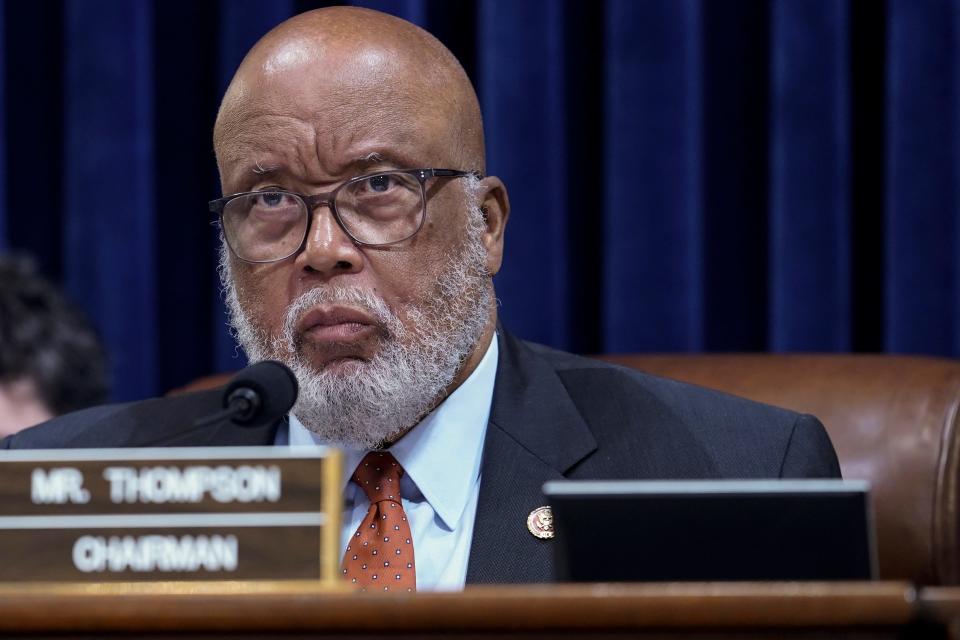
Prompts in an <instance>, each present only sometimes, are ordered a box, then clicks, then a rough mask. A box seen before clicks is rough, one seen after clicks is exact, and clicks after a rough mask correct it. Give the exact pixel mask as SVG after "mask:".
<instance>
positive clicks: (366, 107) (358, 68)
mask: <svg viewBox="0 0 960 640" xmlns="http://www.w3.org/2000/svg"><path fill="white" fill-rule="evenodd" d="M214 145H215V149H216V154H217V163H218V167H219V170H220V179H221V182H222V187H223V193H224V194H225V195H224V197H222V198H220V199H218V200H215V201H213V202H212V203H210V206H211V210H213V211H214V212H216V213H217V214H218V215H219V216H220V221H221V225H222V232H223V239H224V242H223V246H222V254H221V258H222V263H221V274H222V277H223V284H224V286H225V289H226V291H227V302H228V306H229V313H230V321H231V324H232V326H233V328H234V330H235V332H236V336H237V338H238V339H239V341H240V343H241V344H242V345H243V347H244V349H245V350H246V352H247V354H248V356H249V358H250V359H251V361H258V360H263V359H267V358H270V359H276V360H280V361H282V362H284V363H286V364H287V365H288V366H289V367H290V368H291V369H292V370H293V371H294V372H295V374H296V376H297V379H298V381H299V383H300V396H299V398H298V400H297V403H296V405H295V406H294V408H293V410H292V411H291V413H290V415H289V416H288V417H287V418H286V419H284V420H280V421H278V422H277V423H275V424H270V425H265V426H263V427H261V428H257V429H241V428H237V427H235V426H233V425H232V424H229V423H225V424H220V425H215V426H214V427H211V428H210V429H208V430H204V431H201V432H192V433H186V434H184V433H181V431H182V425H184V424H189V422H190V421H191V420H192V419H193V418H194V417H196V416H198V415H206V414H209V413H212V412H213V411H215V410H216V409H217V408H218V406H219V402H220V392H219V391H214V392H207V393H199V394H194V395H189V396H184V397H178V398H170V399H164V400H154V401H148V402H144V403H139V404H134V405H126V406H121V407H105V408H99V409H95V410H91V411H87V412H83V413H80V414H74V415H72V416H68V417H65V418H60V419H58V420H55V421H53V422H50V423H47V424H46V425H41V426H40V427H38V428H35V429H32V430H29V431H27V432H24V433H23V434H22V435H20V436H17V437H15V438H13V439H8V440H6V441H4V445H5V446H7V447H50V446H83V447H91V446H118V445H123V446H138V445H145V444H182V445H205V444H219V445H227V444H235V445H238V444H261V445H262V444H278V445H281V446H285V445H287V444H302V445H308V446H309V445H314V444H317V443H323V444H333V445H336V446H339V447H342V448H343V449H344V450H345V451H346V456H347V468H348V472H349V474H350V477H349V478H344V486H345V505H344V521H345V525H344V529H343V541H342V550H343V552H344V563H343V572H344V575H345V578H346V579H347V580H349V581H351V582H355V583H357V584H358V585H360V586H362V587H365V588H376V589H378V590H379V588H380V585H382V584H384V580H387V581H389V582H390V584H389V585H386V588H390V587H391V586H393V585H397V586H402V588H405V589H420V590H424V589H459V588H461V587H462V586H463V585H464V584H465V583H470V582H542V581H549V580H551V579H552V575H553V569H552V564H551V547H550V544H551V543H550V541H549V539H547V538H545V537H544V536H543V531H542V530H541V529H539V528H538V527H537V526H536V525H537V524H538V523H539V524H542V523H543V521H542V520H537V513H538V512H537V511H536V510H537V509H538V508H539V507H540V506H541V505H542V504H543V497H542V494H541V486H542V485H543V483H544V482H545V481H547V480H553V479H558V478H660V479H663V478H778V477H830V476H838V475H839V468H838V465H837V460H836V456H835V454H834V451H833V448H832V446H831V445H830V441H829V439H828V438H827V435H826V433H825V432H824V429H823V427H822V425H821V424H820V423H819V422H818V421H817V420H816V419H815V418H812V417H810V416H800V415H796V414H793V413H790V412H787V411H784V410H780V409H775V408H772V407H768V406H764V405H759V404H755V403H752V402H748V401H745V400H741V399H737V398H732V397H730V396H725V395H722V394H719V393H715V392H712V391H708V390H705V389H701V388H696V387H691V386H689V385H685V384H681V383H678V382H674V381H669V380H664V379H660V378H655V377H651V376H647V375H644V374H641V373H637V372H634V371H629V370H626V369H622V368H618V367H613V366H609V365H605V364H602V363H599V362H596V361H593V360H589V359H584V358H579V357H576V356H573V355H570V354H565V353H561V352H558V351H554V350H551V349H547V348H545V347H541V346H537V345H533V344H529V343H525V342H523V341H520V340H518V339H517V338H515V337H513V336H511V335H510V334H509V333H508V332H507V331H506V330H505V329H504V328H502V327H498V324H497V307H496V298H495V295H494V290H493V283H492V277H493V276H494V275H495V274H496V273H497V272H498V271H499V269H500V267H501V261H502V256H503V240H504V230H505V227H506V223H507V218H508V214H509V204H508V198H507V191H506V187H505V186H504V184H503V183H502V182H501V181H500V180H499V179H497V178H495V177H492V176H488V175H486V167H485V161H484V146H483V126H482V122H481V117H480V110H479V107H478V103H477V99H476V96H475V94H474V91H473V88H472V87H471V85H470V82H469V81H468V79H467V77H466V74H465V73H464V71H463V69H462V68H461V67H460V65H459V63H458V62H457V61H456V59H455V58H454V57H453V56H452V55H451V54H450V52H449V51H448V50H447V49H446V48H444V47H443V45H441V44H440V43H439V42H438V41H437V40H436V39H435V38H433V37H432V36H431V35H429V34H428V33H426V32H425V31H423V30H421V29H419V28H417V27H415V26H414V25H411V24H409V23H407V22H404V21H402V20H399V19H397V18H394V17H391V16H388V15H385V14H381V13H377V12H373V11H369V10H364V9H356V8H345V7H338V8H330V9H322V10H317V11H313V12H310V13H305V14H303V15H300V16H297V17H295V18H293V19H291V20H288V21H287V22H284V23H283V24H281V25H280V26H278V27H277V28H275V29H274V30H273V31H271V32H270V33H268V34H267V35H266V36H264V38H263V39H262V40H260V42H258V43H257V44H256V45H255V46H254V48H253V49H252V50H251V51H250V52H249V54H248V55H247V57H246V58H245V59H244V61H243V63H242V64H241V65H240V68H239V69H238V70H237V73H236V76H235V77H234V79H233V81H232V82H231V84H230V87H229V88H228V90H227V92H226V95H225V96H224V99H223V103H222V106H221V108H220V112H219V114H218V117H217V122H216V126H215V130H214ZM374 485H375V486H376V489H375V490H374V489H371V486H374ZM380 485H383V488H382V492H383V495H381V494H380V493H377V492H378V491H381V486H380ZM397 485H399V491H397V490H396V488H395V487H396V486H397ZM391 537H392V539H393V542H392V543H393V544H396V545H397V546H396V550H395V551H394V548H393V547H390V548H389V549H387V547H386V546H381V545H387V544H389V542H388V541H389V540H390V539H391ZM407 545H409V547H407ZM378 549H382V550H384V551H385V553H388V554H391V555H389V556H388V557H389V558H391V559H393V555H392V554H394V553H395V554H396V555H397V556H398V558H402V561H399V562H398V561H397V560H396V559H394V562H393V564H392V565H391V564H390V561H389V560H384V561H383V562H385V563H386V564H383V568H381V564H380V561H381V559H382V558H383V555H382V554H381V555H379V556H377V554H378V551H377V550H378ZM371 550H372V551H371ZM371 554H372V555H371ZM375 556H377V557H375ZM388 572H389V573H388ZM377 580H379V581H380V582H377ZM394 580H395V581H396V582H395V583H394V582H393V581H394Z"/></svg>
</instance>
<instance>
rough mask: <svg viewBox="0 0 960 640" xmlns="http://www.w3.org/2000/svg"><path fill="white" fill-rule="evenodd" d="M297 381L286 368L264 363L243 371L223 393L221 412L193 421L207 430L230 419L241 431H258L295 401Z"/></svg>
mask: <svg viewBox="0 0 960 640" xmlns="http://www.w3.org/2000/svg"><path fill="white" fill-rule="evenodd" d="M298 390H299V388H298V386H297V378H296V376H294V375H293V372H292V371H290V369H288V368H287V366H286V365H284V364H282V363H280V362H277V361H275V360H264V361H262V362H258V363H256V364H254V365H250V366H249V367H247V368H246V369H242V370H241V371H239V372H238V373H237V375H235V376H233V378H231V379H230V382H228V383H227V386H226V388H224V390H223V407H224V408H223V411H218V412H216V413H214V414H212V415H209V416H206V417H204V418H198V419H197V420H194V422H193V426H194V427H206V426H208V425H211V424H213V423H215V422H219V421H221V420H227V419H229V420H230V421H231V422H233V423H234V424H237V425H240V426H244V427H259V426H262V425H264V424H268V423H270V422H273V421H274V420H277V419H278V418H280V417H281V416H283V415H284V414H285V413H287V412H288V411H290V408H291V407H293V405H294V403H295V402H296V401H297V393H298Z"/></svg>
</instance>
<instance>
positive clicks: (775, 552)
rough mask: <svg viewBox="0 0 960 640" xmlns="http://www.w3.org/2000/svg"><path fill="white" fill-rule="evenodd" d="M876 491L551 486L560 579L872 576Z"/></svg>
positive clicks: (751, 484) (804, 486)
mask: <svg viewBox="0 0 960 640" xmlns="http://www.w3.org/2000/svg"><path fill="white" fill-rule="evenodd" d="M868 490H869V487H868V485H867V483H866V482H862V481H844V480H711V481H700V480H697V481H575V480H569V481H552V482H548V483H546V484H545V485H544V488H543V491H544V494H545V495H546V496H547V500H548V502H549V503H550V505H551V508H552V510H553V525H554V528H555V537H554V540H553V543H554V561H555V573H556V576H557V579H558V580H560V581H573V582H645V581H657V582H659V581H713V580H868V579H871V578H874V577H875V576H876V558H875V552H874V541H873V527H872V517H871V513H870V507H869V497H868V493H869V491H868Z"/></svg>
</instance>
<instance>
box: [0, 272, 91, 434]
mask: <svg viewBox="0 0 960 640" xmlns="http://www.w3.org/2000/svg"><path fill="white" fill-rule="evenodd" d="M106 399H107V374H106V356H105V354H104V351H103V347H102V346H101V344H100V340H99V338H98V337H97V335H96V333H95V332H94V331H93V328H92V327H91V326H90V324H89V322H87V319H86V318H85V317H83V314H81V313H80V312H79V311H77V310H76V309H74V308H73V307H72V306H71V305H70V304H69V303H68V302H67V301H66V300H65V299H64V297H63V295H61V293H60V292H59V291H57V289H56V287H54V286H53V285H52V284H50V283H49V282H47V281H46V280H45V279H43V278H41V277H40V276H39V275H38V274H37V273H36V270H35V268H34V266H33V263H32V262H31V261H30V260H29V259H27V258H25V257H15V256H0V435H4V436H5V435H7V434H11V433H16V432H17V431H19V430H21V429H24V428H26V427H29V426H31V425H34V424H37V423H39V422H43V421H44V420H49V419H50V418H52V417H54V416H56V415H60V414H62V413H67V412H70V411H77V410H78V409H83V408H85V407H91V406H93V405H96V404H100V403H102V402H105V401H106Z"/></svg>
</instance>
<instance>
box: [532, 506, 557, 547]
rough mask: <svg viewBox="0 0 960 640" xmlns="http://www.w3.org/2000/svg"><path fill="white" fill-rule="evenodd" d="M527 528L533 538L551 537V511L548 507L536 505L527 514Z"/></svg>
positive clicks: (545, 538) (543, 538) (546, 538)
mask: <svg viewBox="0 0 960 640" xmlns="http://www.w3.org/2000/svg"><path fill="white" fill-rule="evenodd" d="M527 529H529V530H530V533H532V534H533V536H534V537H535V538H540V539H541V540H549V539H551V538H552V537H553V512H552V511H550V507H537V508H536V509H534V510H533V511H531V512H530V515H529V516H527Z"/></svg>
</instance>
